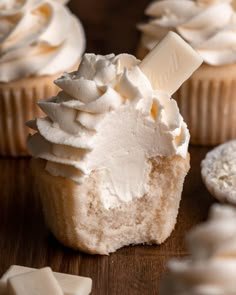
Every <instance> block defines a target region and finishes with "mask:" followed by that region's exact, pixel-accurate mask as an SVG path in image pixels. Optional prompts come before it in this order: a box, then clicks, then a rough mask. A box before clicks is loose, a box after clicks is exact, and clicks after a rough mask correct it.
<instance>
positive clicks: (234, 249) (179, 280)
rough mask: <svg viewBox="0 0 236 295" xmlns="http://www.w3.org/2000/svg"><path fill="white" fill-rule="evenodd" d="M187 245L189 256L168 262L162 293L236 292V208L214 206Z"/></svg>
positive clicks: (193, 232) (217, 293) (188, 239)
mask: <svg viewBox="0 0 236 295" xmlns="http://www.w3.org/2000/svg"><path fill="white" fill-rule="evenodd" d="M187 244H188V248H189V251H190V254H191V256H190V258H189V259H184V260H181V261H180V260H171V261H170V262H169V264H168V268H169V271H170V273H169V281H168V283H167V284H166V285H165V284H163V292H162V293H161V294H176V295H178V294H189V295H191V294H194V295H196V294H197V295H198V294H199V295H201V294H202V295H203V294H204V295H207V294H209V295H210V294H211V295H219V294H220V295H221V294H222V295H223V294H227V295H230V294H232V295H233V294H235V292H236V286H235V280H236V210H235V209H234V208H233V207H230V206H222V205H214V206H213V207H212V208H211V211H210V217H209V220H208V221H207V222H206V223H203V224H201V225H199V226H197V227H196V228H195V229H193V230H192V231H191V232H190V233H189V235H188V236H187ZM169 286H172V289H171V290H169Z"/></svg>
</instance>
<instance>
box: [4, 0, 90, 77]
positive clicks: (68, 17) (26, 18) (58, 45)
mask: <svg viewBox="0 0 236 295" xmlns="http://www.w3.org/2000/svg"><path fill="white" fill-rule="evenodd" d="M67 2H68V1H66V0H1V1H0V82H9V81H12V80H16V79H19V78H22V77H28V76H42V75H54V74H57V73H60V72H63V71H65V70H68V69H70V68H71V67H73V66H75V65H76V64H77V63H78V62H79V59H80V57H81V55H82V53H83V51H84V48H85V36H84V31H83V27H82V25H81V23H80V21H79V20H78V19H77V18H76V17H75V16H74V15H73V14H71V12H70V11H69V9H68V8H67V7H65V6H64V4H66V3H67Z"/></svg>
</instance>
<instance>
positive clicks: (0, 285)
mask: <svg viewBox="0 0 236 295" xmlns="http://www.w3.org/2000/svg"><path fill="white" fill-rule="evenodd" d="M35 270H36V269H35V268H30V267H24V266H19V265H12V266H11V267H10V268H9V269H8V270H7V272H6V273H5V274H4V275H3V276H2V278H1V279H0V295H8V294H7V281H8V279H10V278H12V277H14V276H16V275H19V274H24V273H27V272H32V271H35ZM53 274H54V276H55V278H56V280H57V281H58V283H59V285H60V287H61V289H62V290H63V293H64V295H88V294H90V292H91V290H92V280H91V279H90V278H86V277H81V276H75V275H68V274H62V273H58V272H53Z"/></svg>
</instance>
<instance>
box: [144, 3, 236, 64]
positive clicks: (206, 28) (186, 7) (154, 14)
mask: <svg viewBox="0 0 236 295" xmlns="http://www.w3.org/2000/svg"><path fill="white" fill-rule="evenodd" d="M233 5H234V3H233V1H231V0H198V1H192V0H181V1H179V0H162V1H156V2H154V3H152V4H150V6H149V7H148V8H147V9H146V14H147V15H149V16H150V17H151V20H150V21H149V22H148V23H147V24H142V25H139V29H140V30H141V31H142V32H143V37H142V44H143V46H145V47H146V48H148V49H149V50H151V49H152V48H153V47H154V46H155V45H156V44H157V43H158V42H159V41H160V40H161V38H162V37H163V36H164V35H166V33H167V32H168V31H170V30H172V31H173V30H174V31H176V32H177V33H178V34H179V35H180V36H181V37H182V38H184V39H185V40H186V41H187V42H188V43H189V44H190V45H191V46H192V47H193V48H194V49H196V50H197V51H198V52H199V53H200V55H201V56H202V57H203V59H204V62H205V63H207V64H210V65H214V66H219V65H224V64H230V63H234V62H236V53H235V48H236V33H235V32H236V14H235V11H234V8H233Z"/></svg>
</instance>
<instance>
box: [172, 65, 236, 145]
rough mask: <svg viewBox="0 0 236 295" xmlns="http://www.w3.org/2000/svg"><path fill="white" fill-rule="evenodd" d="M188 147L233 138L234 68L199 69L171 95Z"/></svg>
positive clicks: (235, 110) (235, 131) (235, 129)
mask: <svg viewBox="0 0 236 295" xmlns="http://www.w3.org/2000/svg"><path fill="white" fill-rule="evenodd" d="M174 98H175V99H176V101H177V103H178V105H179V109H180V113H181V114H182V116H183V117H184V120H185V121H186V123H187V125H188V128H189V131H190V134H191V139H190V142H191V143H192V144H199V145H217V144H220V143H223V142H225V141H227V140H230V139H233V138H236V116H235V114H236V65H230V66H221V67H212V66H209V65H203V66H201V67H200V68H199V69H198V70H197V71H196V72H195V73H194V74H193V76H192V77H191V78H190V79H189V80H187V81H186V82H185V83H184V84H183V85H182V86H181V87H180V89H179V90H178V91H177V92H176V93H175V95H174Z"/></svg>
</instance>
